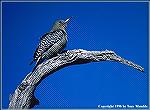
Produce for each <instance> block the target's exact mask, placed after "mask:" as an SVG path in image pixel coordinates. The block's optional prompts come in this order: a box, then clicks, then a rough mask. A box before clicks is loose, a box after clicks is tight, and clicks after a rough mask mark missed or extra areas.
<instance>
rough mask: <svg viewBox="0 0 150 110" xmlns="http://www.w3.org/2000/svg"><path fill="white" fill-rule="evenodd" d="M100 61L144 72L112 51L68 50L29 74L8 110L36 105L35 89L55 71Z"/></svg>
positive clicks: (13, 95) (11, 98)
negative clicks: (118, 63) (117, 63)
mask: <svg viewBox="0 0 150 110" xmlns="http://www.w3.org/2000/svg"><path fill="white" fill-rule="evenodd" d="M100 61H115V62H120V63H122V64H126V65H128V66H131V67H133V68H135V69H137V70H139V71H142V72H143V71H144V68H142V67H141V66H139V65H137V64H135V63H133V62H131V61H128V60H126V59H123V58H121V57H120V56H118V55H117V54H116V53H115V52H113V51H108V50H105V51H86V50H82V49H78V50H68V51H66V52H63V53H61V54H58V55H57V56H56V57H53V58H51V59H49V60H47V61H45V62H43V63H42V64H40V65H38V66H37V68H36V69H35V70H34V71H33V72H30V73H29V74H28V75H27V76H26V77H25V79H24V80H23V81H22V82H21V84H20V85H19V86H18V87H17V89H16V90H15V92H14V94H12V95H11V97H10V103H9V109H29V108H33V107H34V106H35V105H37V104H38V103H39V101H38V100H37V99H36V98H35V96H34V91H35V89H36V87H37V86H38V84H39V83H40V82H41V81H42V80H43V79H44V78H46V77H47V76H48V75H50V74H52V73H54V72H55V71H57V70H59V69H61V68H63V67H66V66H69V65H74V64H84V63H89V62H100Z"/></svg>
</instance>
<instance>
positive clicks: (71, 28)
mask: <svg viewBox="0 0 150 110" xmlns="http://www.w3.org/2000/svg"><path fill="white" fill-rule="evenodd" d="M2 6H3V7H2V9H3V10H2V19H3V22H2V32H3V33H2V49H3V50H2V55H3V62H2V65H3V66H2V69H3V70H2V102H3V103H2V105H3V108H8V104H9V94H11V93H13V92H14V91H15V89H16V87H17V86H18V85H19V84H20V83H21V81H22V80H23V79H24V78H25V76H26V75H27V74H28V73H29V72H30V71H31V70H32V68H33V67H34V65H32V66H30V65H29V63H30V62H31V60H32V57H33V53H34V51H35V49H36V47H37V45H38V43H39V38H40V37H41V36H42V35H43V34H44V33H46V32H48V31H50V29H51V27H52V24H53V22H55V20H58V19H66V18H68V17H71V16H72V17H73V18H72V19H71V20H70V22H69V24H68V27H67V33H68V44H67V47H66V48H65V49H66V50H69V49H79V48H81V49H86V50H97V51H98V50H99V51H101V50H106V49H108V50H113V51H115V52H116V53H117V54H118V55H120V56H121V57H124V58H126V59H128V60H131V61H133V62H135V63H137V64H139V65H141V66H143V67H144V69H145V71H144V72H140V71H137V70H135V69H133V68H131V67H128V66H126V65H123V64H120V63H116V62H98V63H89V64H83V65H74V66H69V67H65V68H63V69H61V70H59V71H57V72H55V73H54V74H52V75H50V76H48V77H47V78H46V79H44V80H43V81H42V82H41V83H40V85H39V86H38V87H37V89H36V91H35V96H36V98H37V99H39V101H40V104H39V105H37V106H35V108H97V106H98V105H99V104H100V105H109V104H124V105H127V104H129V105H135V104H140V105H143V104H144V105H148V3H144V2H143V3H142V2H139V3H135V2H134V3H131V2H130V3H127V2H124V3H123V2H122V3H119V2H118V3H117V2H114V3H113V2H107V3H105V2H99V3H86V2H84V3H63V2H61V3H58V2H57V3H52V2H49V3H39V2H38V3H31V2H30V3H3V5H2Z"/></svg>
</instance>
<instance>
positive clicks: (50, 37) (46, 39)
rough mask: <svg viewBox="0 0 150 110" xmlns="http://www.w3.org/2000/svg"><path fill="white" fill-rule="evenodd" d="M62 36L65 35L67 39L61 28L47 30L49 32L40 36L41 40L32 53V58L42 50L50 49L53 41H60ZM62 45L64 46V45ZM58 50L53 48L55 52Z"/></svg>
mask: <svg viewBox="0 0 150 110" xmlns="http://www.w3.org/2000/svg"><path fill="white" fill-rule="evenodd" d="M63 37H65V38H66V40H67V37H66V33H65V32H64V31H63V30H57V31H54V32H49V33H46V34H45V35H44V36H42V37H41V39H40V40H41V41H40V43H39V45H38V48H37V49H36V51H35V53H34V60H37V59H38V58H39V57H40V56H41V55H42V54H43V53H44V52H46V51H47V50H48V49H50V48H51V47H52V46H53V45H54V44H55V43H57V42H58V41H61V39H62V38H63ZM62 43H63V42H62ZM65 43H66V42H65ZM63 46H64V47H65V45H63ZM58 51H59V50H57V49H55V53H57V52H58ZM55 53H54V54H55ZM49 57H53V56H49Z"/></svg>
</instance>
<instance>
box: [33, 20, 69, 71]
mask: <svg viewBox="0 0 150 110" xmlns="http://www.w3.org/2000/svg"><path fill="white" fill-rule="evenodd" d="M69 20H70V18H68V19H66V20H57V21H56V22H55V23H54V25H53V27H52V29H51V31H50V32H47V33H46V34H44V35H43V36H42V37H41V38H40V43H39V45H38V47H37V49H36V51H35V52H34V57H33V60H32V62H31V63H30V65H31V64H32V63H33V62H34V61H36V66H35V67H37V65H39V64H40V63H41V62H42V61H43V60H45V59H49V58H52V57H54V56H55V55H57V54H58V53H59V52H61V51H62V50H63V49H64V48H65V47H66V43H67V33H66V27H67V23H68V21H69ZM34 69H35V68H34ZM34 69H33V70H34Z"/></svg>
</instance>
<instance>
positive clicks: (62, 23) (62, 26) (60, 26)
mask: <svg viewBox="0 0 150 110" xmlns="http://www.w3.org/2000/svg"><path fill="white" fill-rule="evenodd" d="M69 20H70V18H68V19H66V20H57V21H56V22H55V23H54V25H53V28H52V31H55V30H58V29H61V30H64V31H65V29H66V27H67V24H68V21H69Z"/></svg>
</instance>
